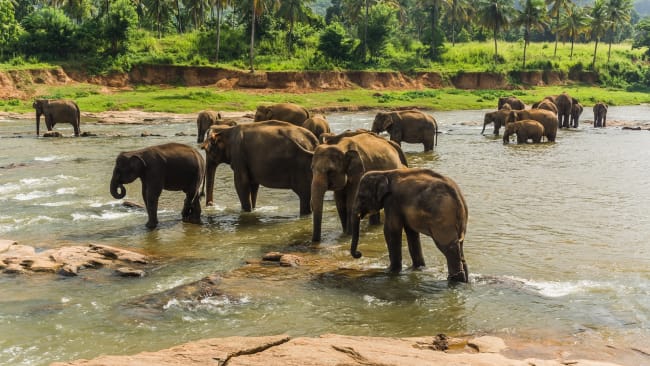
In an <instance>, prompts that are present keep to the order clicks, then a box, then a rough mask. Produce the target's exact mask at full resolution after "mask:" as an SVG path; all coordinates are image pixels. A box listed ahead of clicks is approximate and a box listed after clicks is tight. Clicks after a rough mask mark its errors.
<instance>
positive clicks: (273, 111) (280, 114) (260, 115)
mask: <svg viewBox="0 0 650 366" xmlns="http://www.w3.org/2000/svg"><path fill="white" fill-rule="evenodd" d="M307 118H309V112H308V111H307V110H306V109H305V108H303V107H301V106H299V105H297V104H293V103H279V104H273V105H270V106H263V105H261V106H258V107H257V110H256V111H255V120H254V121H255V122H260V121H269V120H277V121H284V122H289V123H293V124H294V125H296V126H302V124H303V123H304V122H305V121H306V120H307Z"/></svg>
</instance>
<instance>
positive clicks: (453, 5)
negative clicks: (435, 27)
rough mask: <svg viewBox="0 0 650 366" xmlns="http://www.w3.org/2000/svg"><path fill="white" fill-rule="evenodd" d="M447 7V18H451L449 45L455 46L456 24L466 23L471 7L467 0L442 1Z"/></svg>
mask: <svg viewBox="0 0 650 366" xmlns="http://www.w3.org/2000/svg"><path fill="white" fill-rule="evenodd" d="M444 2H445V4H446V5H447V16H450V17H451V45H452V46H455V45H456V22H458V21H461V22H468V21H469V18H470V16H471V13H472V7H471V6H470V4H469V2H468V0H444Z"/></svg>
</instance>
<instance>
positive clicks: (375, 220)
mask: <svg viewBox="0 0 650 366" xmlns="http://www.w3.org/2000/svg"><path fill="white" fill-rule="evenodd" d="M368 223H369V224H370V225H379V224H381V217H380V215H379V212H377V213H376V214H372V215H370V216H369V217H368Z"/></svg>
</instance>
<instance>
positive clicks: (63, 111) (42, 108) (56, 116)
mask: <svg viewBox="0 0 650 366" xmlns="http://www.w3.org/2000/svg"><path fill="white" fill-rule="evenodd" d="M32 107H34V109H35V110H36V136H39V135H40V129H41V115H43V116H45V126H46V127H47V130H48V131H52V128H53V127H54V125H55V124H57V123H61V122H66V123H70V124H72V127H73V128H74V135H75V136H79V124H80V122H81V113H80V111H79V106H78V105H77V103H75V102H74V101H72V100H63V99H36V100H35V101H34V103H33V104H32Z"/></svg>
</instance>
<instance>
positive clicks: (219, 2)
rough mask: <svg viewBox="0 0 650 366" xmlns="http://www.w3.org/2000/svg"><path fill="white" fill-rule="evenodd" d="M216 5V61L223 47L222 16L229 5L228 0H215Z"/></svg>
mask: <svg viewBox="0 0 650 366" xmlns="http://www.w3.org/2000/svg"><path fill="white" fill-rule="evenodd" d="M214 5H215V6H216V8H217V47H216V48H217V49H216V62H217V63H218V62H219V49H220V48H221V20H222V19H221V18H222V17H223V9H225V7H226V6H228V0H215V1H214Z"/></svg>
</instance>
